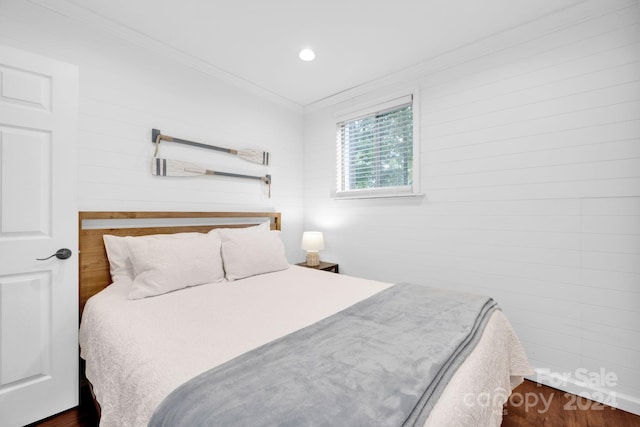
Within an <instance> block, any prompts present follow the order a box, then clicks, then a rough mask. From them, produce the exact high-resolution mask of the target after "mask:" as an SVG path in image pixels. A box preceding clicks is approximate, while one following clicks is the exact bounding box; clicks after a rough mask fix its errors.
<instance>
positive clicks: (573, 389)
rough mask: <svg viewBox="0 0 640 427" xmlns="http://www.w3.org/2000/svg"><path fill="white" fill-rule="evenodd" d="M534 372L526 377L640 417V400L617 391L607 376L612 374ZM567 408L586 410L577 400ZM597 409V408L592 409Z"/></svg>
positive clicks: (613, 381) (537, 369) (613, 382)
mask: <svg viewBox="0 0 640 427" xmlns="http://www.w3.org/2000/svg"><path fill="white" fill-rule="evenodd" d="M533 371H534V374H533V375H531V376H529V377H526V378H527V379H528V380H531V381H534V382H537V383H540V384H543V385H546V386H549V387H552V388H555V389H558V390H562V391H565V392H568V393H571V394H574V395H577V396H581V397H585V398H587V399H590V400H592V401H595V402H599V403H603V404H605V405H609V406H613V407H615V408H618V409H622V410H623V411H627V412H631V413H632V414H636V415H640V398H638V397H636V396H630V395H628V394H624V393H620V392H618V391H616V390H615V379H613V378H608V377H607V375H612V374H611V373H607V372H605V371H604V370H602V371H601V372H587V371H586V370H585V371H580V370H576V372H574V373H569V374H567V373H559V372H551V371H549V370H548V369H541V368H535V369H534V370H533ZM608 383H612V384H611V386H609V387H607V385H609V384H608ZM581 405H582V406H581ZM566 407H567V410H572V409H573V410H575V409H586V408H585V407H584V404H581V403H580V402H579V401H575V400H574V401H573V402H572V401H571V400H570V401H569V402H568V403H567V405H566ZM596 408H597V407H596V406H593V407H592V409H596Z"/></svg>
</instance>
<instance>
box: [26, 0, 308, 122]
mask: <svg viewBox="0 0 640 427" xmlns="http://www.w3.org/2000/svg"><path fill="white" fill-rule="evenodd" d="M27 1H28V2H29V3H32V4H34V5H36V6H38V7H42V8H44V9H47V10H49V11H52V12H54V13H57V14H59V15H62V16H64V17H66V18H68V19H71V20H74V21H77V22H79V23H82V24H85V25H87V26H89V27H91V28H96V29H98V30H99V31H102V32H103V33H106V34H107V35H110V36H112V37H116V38H118V39H120V40H122V41H125V42H126V43H127V44H131V45H133V46H137V47H138V48H141V49H143V50H145V51H147V52H153V53H155V54H157V55H160V56H162V57H164V58H167V57H168V58H171V59H172V60H173V61H175V62H178V63H180V64H182V65H184V66H187V67H189V68H192V69H194V70H197V71H199V72H202V73H204V74H206V75H208V76H211V77H213V78H216V79H218V80H221V81H224V82H225V83H229V84H231V85H234V86H236V87H238V88H240V89H242V90H245V91H247V92H249V93H252V94H254V95H257V96H259V97H261V98H263V99H266V100H268V101H270V102H272V103H274V104H277V105H280V106H282V107H286V108H288V109H290V110H293V111H295V112H298V113H302V112H303V106H302V105H300V104H298V103H296V102H294V101H291V100H289V99H287V98H284V97H282V96H280V95H278V94H276V93H274V92H272V91H270V90H268V89H266V88H264V87H262V86H259V85H257V84H255V83H253V82H251V81H249V80H246V79H244V78H242V77H240V76H237V75H235V74H233V73H230V72H228V71H226V70H224V69H222V68H220V67H217V66H215V65H214V64H211V63H210V62H207V61H205V60H203V59H201V58H198V57H196V56H194V55H191V54H189V53H187V52H184V51H182V50H180V49H177V48H175V47H173V46H170V45H168V44H166V43H163V42H161V41H160V40H157V39H155V38H153V37H150V36H148V35H146V34H144V33H142V32H140V31H138V30H136V29H135V28H131V27H129V26H126V25H122V24H119V23H117V22H115V21H113V20H112V19H109V18H107V17H106V16H104V15H102V14H99V13H97V12H94V11H92V10H90V9H88V8H86V7H84V6H82V4H81V2H76V1H73V0H53V1H52V0H27Z"/></svg>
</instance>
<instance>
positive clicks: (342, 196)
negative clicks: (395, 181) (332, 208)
mask: <svg viewBox="0 0 640 427" xmlns="http://www.w3.org/2000/svg"><path fill="white" fill-rule="evenodd" d="M424 196H425V194H424V193H384V192H380V193H376V192H367V193H359V192H348V193H347V192H345V193H336V194H333V195H332V197H331V198H332V199H333V200H353V199H389V198H392V197H424Z"/></svg>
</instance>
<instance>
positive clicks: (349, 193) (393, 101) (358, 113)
mask: <svg viewBox="0 0 640 427" xmlns="http://www.w3.org/2000/svg"><path fill="white" fill-rule="evenodd" d="M418 93H419V91H418V90H417V89H413V90H404V91H402V92H398V93H394V94H392V95H388V96H385V97H384V98H380V99H378V100H376V101H372V102H370V103H367V104H364V105H360V106H358V107H355V108H352V109H350V110H348V111H346V112H342V113H340V114H336V115H335V122H336V123H335V131H336V141H335V146H334V147H335V156H336V157H335V171H334V172H335V173H334V184H333V190H332V194H331V196H332V197H333V198H334V199H336V200H341V199H366V198H382V197H385V198H386V197H414V196H422V195H423V194H422V193H420V185H419V184H420V174H419V165H420V152H419V146H420V137H419V128H420V125H419V124H420V121H419V119H420V115H419V105H420V102H419V97H418ZM408 102H411V108H412V113H413V117H412V120H413V142H412V156H413V159H412V171H411V184H410V185H402V186H389V187H374V188H363V189H353V190H341V189H340V182H341V181H342V176H341V175H340V173H341V171H342V167H343V166H340V163H339V161H340V154H339V151H341V142H342V139H341V127H342V125H343V124H344V123H345V122H349V121H353V120H357V119H359V118H363V117H367V116H371V115H374V114H377V113H381V112H384V111H389V110H393V109H394V108H399V107H401V106H403V105H405V104H407V103H408Z"/></svg>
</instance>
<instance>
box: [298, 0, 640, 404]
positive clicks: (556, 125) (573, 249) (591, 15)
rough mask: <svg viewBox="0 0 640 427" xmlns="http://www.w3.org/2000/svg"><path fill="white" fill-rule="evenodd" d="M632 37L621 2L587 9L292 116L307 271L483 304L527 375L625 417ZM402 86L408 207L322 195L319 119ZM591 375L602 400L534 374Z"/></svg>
mask: <svg viewBox="0 0 640 427" xmlns="http://www.w3.org/2000/svg"><path fill="white" fill-rule="evenodd" d="M639 26H640V8H639V6H638V2H637V1H631V2H630V1H611V2H602V1H587V2H584V3H581V4H579V5H578V6H576V7H574V8H571V9H568V10H565V11H563V12H561V13H558V14H555V15H552V16H549V17H546V18H544V19H542V20H539V21H535V22H531V23H529V24H527V25H525V26H522V27H518V28H516V29H513V30H511V31H510V32H508V33H504V34H499V35H496V36H493V37H491V38H489V39H486V40H481V41H479V42H477V43H475V44H474V45H471V46H467V47H465V48H463V49H460V50H457V51H454V52H449V53H448V54H446V55H443V56H441V57H439V58H436V59H434V60H432V61H430V62H428V63H425V64H421V65H419V66H416V67H414V68H413V69H410V70H406V71H405V72H403V73H402V74H399V75H396V76H391V77H388V78H387V79H385V80H384V81H379V82H377V83H374V84H370V85H367V86H364V87H362V88H357V89H355V90H353V91H351V92H349V93H347V94H341V95H340V97H339V98H338V97H336V98H334V99H333V100H329V101H323V102H322V104H318V105H315V106H312V107H310V108H308V111H307V114H306V115H305V152H304V159H305V185H304V189H305V229H320V230H323V231H324V233H325V242H326V246H327V249H326V250H325V251H323V252H322V253H321V256H322V257H323V259H326V260H330V261H336V262H339V263H340V270H341V272H344V273H346V274H352V275H356V276H364V277H369V278H375V279H379V280H386V281H391V282H400V281H411V282H416V283H424V284H433V285H438V286H444V287H447V288H452V289H458V290H466V291H471V292H478V293H486V294H490V295H492V296H494V297H495V299H496V300H498V302H499V303H500V304H501V306H502V307H503V309H504V311H505V312H506V313H507V315H508V316H509V318H510V319H511V322H512V323H513V325H514V327H515V329H516V330H517V332H518V334H519V336H520V338H521V339H522V341H523V342H524V345H525V347H526V349H527V353H528V355H529V357H530V360H531V363H532V365H533V366H534V367H535V368H537V369H538V375H537V379H539V380H541V381H545V382H547V383H549V384H554V385H556V386H559V387H560V388H562V389H564V390H568V391H573V392H578V391H583V392H586V393H587V395H588V396H590V397H591V398H594V399H598V398H602V397H606V398H607V399H608V402H609V403H616V404H617V405H619V406H620V407H622V408H624V409H627V410H630V411H633V412H635V413H640V366H639V365H638V361H639V360H640V37H639V34H640V29H639V28H640V27H639ZM402 86H406V87H415V86H419V87H420V97H419V99H420V105H419V110H420V117H418V118H417V119H418V121H419V123H420V126H421V128H420V134H421V137H420V141H419V144H420V150H421V161H420V165H421V189H422V190H423V192H424V193H425V195H424V197H416V198H402V199H369V200H333V199H331V198H330V192H331V187H332V185H333V183H334V182H335V179H334V171H335V166H334V165H335V154H334V153H335V148H334V147H335V114H337V113H339V112H340V111H344V110H345V109H348V108H350V107H352V106H354V105H358V104H362V103H364V102H366V101H367V100H368V99H376V98H380V97H381V96H384V94H385V93H391V92H394V91H396V90H397V89H398V88H399V87H402ZM349 96H351V97H352V98H351V99H349ZM332 102H333V103H332ZM601 368H603V369H605V372H612V373H615V374H616V375H617V377H618V379H617V381H616V384H615V385H606V386H605V387H604V389H605V390H604V392H603V393H601V392H598V391H596V390H595V389H594V388H588V387H587V388H584V387H581V386H580V385H579V384H576V382H575V381H572V380H571V379H570V378H567V376H566V375H565V376H564V377H560V378H559V379H553V378H546V377H545V376H544V375H542V374H543V372H544V371H545V370H549V371H551V372H554V373H557V374H558V375H562V374H564V373H569V375H570V376H573V377H574V378H575V377H576V375H579V374H580V372H577V371H576V370H578V369H586V370H587V371H588V372H595V373H599V372H600V369H601Z"/></svg>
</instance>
